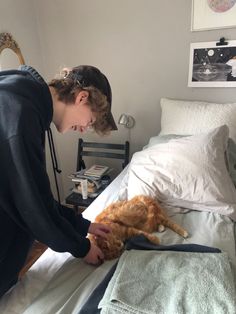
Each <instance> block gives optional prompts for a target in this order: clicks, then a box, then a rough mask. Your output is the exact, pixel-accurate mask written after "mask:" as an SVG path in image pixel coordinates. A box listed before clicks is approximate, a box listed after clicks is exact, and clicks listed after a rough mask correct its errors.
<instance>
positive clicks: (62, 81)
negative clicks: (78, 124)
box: [48, 69, 111, 135]
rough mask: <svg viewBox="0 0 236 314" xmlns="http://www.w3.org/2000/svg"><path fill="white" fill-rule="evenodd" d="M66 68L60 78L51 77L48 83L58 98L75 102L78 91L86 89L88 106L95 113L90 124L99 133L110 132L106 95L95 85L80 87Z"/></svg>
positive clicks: (68, 102)
mask: <svg viewBox="0 0 236 314" xmlns="http://www.w3.org/2000/svg"><path fill="white" fill-rule="evenodd" d="M68 73H70V72H69V71H68V70H67V69H66V70H65V71H63V72H62V78H55V79H52V80H51V81H50V82H49V83H48V85H49V86H51V87H53V88H54V89H55V91H56V93H57V97H58V100H60V101H63V102H64V103H66V104H71V103H74V102H75V99H76V96H77V95H78V93H79V92H80V91H83V90H84V91H88V93H89V96H88V106H89V107H90V108H91V110H92V111H93V112H94V113H95V116H96V121H95V122H94V124H93V125H92V128H93V129H94V131H95V132H96V133H98V134H100V135H105V134H108V133H110V131H111V126H110V125H109V123H108V120H107V115H108V112H109V110H110V105H109V103H108V101H107V97H106V96H105V95H104V94H103V93H102V92H101V91H100V90H99V89H97V88H96V87H94V86H88V87H82V86H81V84H80V82H79V81H78V80H76V79H74V78H73V77H70V76H69V75H68Z"/></svg>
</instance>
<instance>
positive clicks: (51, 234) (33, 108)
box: [0, 66, 117, 296]
mask: <svg viewBox="0 0 236 314" xmlns="http://www.w3.org/2000/svg"><path fill="white" fill-rule="evenodd" d="M51 122H53V123H54V124H55V126H56V129H57V130H58V131H59V132H60V133H65V132H67V131H69V130H75V131H80V132H84V131H86V129H87V128H88V127H92V128H93V129H94V130H95V131H96V132H97V133H99V134H105V133H107V132H109V131H110V130H114V129H117V127H116V125H115V122H114V119H113V117H112V114H111V88H110V85H109V82H108V80H107V78H106V76H105V75H104V74H103V73H101V72H100V71H99V70H98V69H97V68H95V67H92V66H78V67H75V68H72V69H67V70H66V71H65V73H64V76H63V77H62V78H57V79H53V80H52V81H51V82H49V84H46V82H45V81H44V80H43V78H42V77H41V76H40V75H39V74H38V73H37V72H36V70H35V69H33V68H32V67H30V66H21V67H20V68H19V69H18V70H8V71H2V72H0V151H1V154H0V241H1V246H0V296H2V295H3V294H4V293H5V292H6V291H8V289H9V288H11V287H12V286H13V285H14V284H15V283H16V282H17V280H18V274H19V272H20V270H21V268H22V267H23V265H24V263H25V260H26V257H27V254H28V252H29V249H30V248H31V246H32V243H33V242H34V240H35V239H36V240H38V241H40V242H42V243H44V244H46V245H47V246H48V247H50V248H52V249H53V250H55V251H57V252H70V253H71V254H72V255H73V256H75V257H83V258H84V260H85V261H86V262H88V263H91V264H98V263H99V262H100V261H101V260H103V258H104V255H103V253H102V251H101V250H100V249H99V248H98V247H97V246H96V245H95V244H93V243H91V242H90V240H89V239H88V238H87V237H86V236H87V233H90V234H94V235H95V236H99V237H102V238H106V237H107V234H108V233H109V232H110V228H109V227H108V226H105V225H104V224H102V223H91V222H90V221H88V220H86V219H84V218H83V217H82V215H76V214H75V213H74V211H73V210H71V209H69V208H67V207H65V206H62V205H60V204H59V203H58V202H56V201H55V200H54V198H53V195H52V192H51V188H50V183H49V179H48V175H47V173H46V165H45V131H49V132H50V123H51Z"/></svg>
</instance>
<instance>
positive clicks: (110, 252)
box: [89, 234, 124, 260]
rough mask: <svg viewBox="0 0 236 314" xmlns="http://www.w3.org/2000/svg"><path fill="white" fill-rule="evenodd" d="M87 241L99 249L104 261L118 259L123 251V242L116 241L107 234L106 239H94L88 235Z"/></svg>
mask: <svg viewBox="0 0 236 314" xmlns="http://www.w3.org/2000/svg"><path fill="white" fill-rule="evenodd" d="M89 239H90V241H91V242H92V243H94V244H95V245H97V246H98V247H99V248H100V249H101V251H102V252H103V254H104V259H105V260H111V259H114V258H117V257H119V256H120V255H121V253H122V252H123V250H124V244H123V242H122V241H120V240H118V239H116V238H115V237H114V236H113V235H112V234H109V235H108V237H107V239H104V238H101V237H95V236H93V235H92V236H91V235H90V236H89Z"/></svg>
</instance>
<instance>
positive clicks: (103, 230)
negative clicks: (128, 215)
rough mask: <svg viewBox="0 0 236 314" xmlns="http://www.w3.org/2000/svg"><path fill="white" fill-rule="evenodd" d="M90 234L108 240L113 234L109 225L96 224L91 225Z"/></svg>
mask: <svg viewBox="0 0 236 314" xmlns="http://www.w3.org/2000/svg"><path fill="white" fill-rule="evenodd" d="M88 232H89V233H92V234H94V235H95V236H98V237H102V238H105V239H107V235H108V233H110V232H111V229H110V228H109V227H108V226H107V225H104V224H101V223H96V222H94V223H91V224H90V226H89V229H88Z"/></svg>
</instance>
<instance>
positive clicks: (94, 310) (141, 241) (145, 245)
mask: <svg viewBox="0 0 236 314" xmlns="http://www.w3.org/2000/svg"><path fill="white" fill-rule="evenodd" d="M125 249H126V250H131V249H134V250H157V251H179V252H196V253H221V250H219V249H217V248H214V247H209V246H204V245H198V244H173V245H155V244H152V243H151V242H150V241H148V240H147V239H146V238H145V237H144V236H142V235H140V236H135V237H133V238H131V239H129V240H128V241H127V242H126V245H125ZM117 264H118V262H117V263H115V265H113V266H112V268H111V269H110V270H109V272H108V273H107V275H106V276H105V277H104V279H103V280H102V281H101V282H100V284H98V286H97V287H96V288H95V290H94V291H93V292H92V294H91V295H90V297H89V298H88V300H87V302H86V303H85V304H84V306H83V307H82V309H81V310H80V311H79V312H78V314H99V313H100V312H101V310H100V309H98V304H99V302H100V300H101V299H102V297H103V295H104V293H105V290H106V288H107V286H108V284H109V281H110V280H111V278H112V276H113V274H114V272H115V270H116V267H117Z"/></svg>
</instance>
